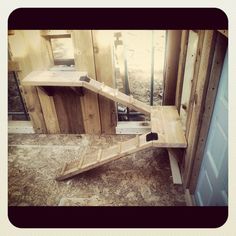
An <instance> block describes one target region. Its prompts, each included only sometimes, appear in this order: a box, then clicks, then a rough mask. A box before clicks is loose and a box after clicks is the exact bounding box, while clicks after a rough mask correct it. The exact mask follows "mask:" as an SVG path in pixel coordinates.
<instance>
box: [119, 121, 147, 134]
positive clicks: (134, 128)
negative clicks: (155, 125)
mask: <svg viewBox="0 0 236 236" xmlns="http://www.w3.org/2000/svg"><path fill="white" fill-rule="evenodd" d="M150 131H151V126H150V123H149V122H144V121H119V122H117V127H116V134H143V133H147V132H150Z"/></svg>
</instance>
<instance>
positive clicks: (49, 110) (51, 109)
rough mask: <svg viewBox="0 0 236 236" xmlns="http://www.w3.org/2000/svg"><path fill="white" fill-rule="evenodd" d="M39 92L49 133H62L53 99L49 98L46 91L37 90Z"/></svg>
mask: <svg viewBox="0 0 236 236" xmlns="http://www.w3.org/2000/svg"><path fill="white" fill-rule="evenodd" d="M37 91H38V96H39V100H40V103H41V106H42V111H43V115H44V119H45V123H46V127H47V131H48V133H50V134H58V133H60V126H59V122H58V118H57V113H56V109H55V105H54V100H53V97H52V96H47V94H45V93H44V91H43V90H42V89H40V88H37Z"/></svg>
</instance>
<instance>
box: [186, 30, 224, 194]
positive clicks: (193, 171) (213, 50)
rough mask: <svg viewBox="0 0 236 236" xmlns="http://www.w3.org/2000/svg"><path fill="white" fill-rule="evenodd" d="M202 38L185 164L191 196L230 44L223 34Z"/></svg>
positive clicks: (205, 33) (203, 34)
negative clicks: (226, 52) (225, 55)
mask: <svg viewBox="0 0 236 236" xmlns="http://www.w3.org/2000/svg"><path fill="white" fill-rule="evenodd" d="M199 34H200V36H199V43H198V56H197V59H196V64H195V71H194V80H193V85H192V91H191V99H190V104H189V106H190V111H189V113H188V120H187V130H186V138H187V142H188V147H187V149H186V152H185V157H184V160H185V161H184V163H183V170H184V172H183V180H184V187H185V188H187V189H189V191H190V193H194V191H195V187H196V183H197V178H198V174H199V171H200V166H201V161H202V158H203V151H204V147H205V142H206V139H207V133H208V129H209V125H210V120H211V115H212V111H213V107H214V100H215V96H216V90H217V86H218V82H219V78H220V73H221V68H222V65H223V59H224V54H225V51H226V48H227V40H226V38H225V37H224V36H223V35H221V34H220V33H219V32H217V31H213V30H205V31H200V32H199Z"/></svg>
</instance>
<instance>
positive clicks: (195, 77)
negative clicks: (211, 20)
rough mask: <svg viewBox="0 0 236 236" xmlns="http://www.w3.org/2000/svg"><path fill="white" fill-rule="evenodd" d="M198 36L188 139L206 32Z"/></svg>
mask: <svg viewBox="0 0 236 236" xmlns="http://www.w3.org/2000/svg"><path fill="white" fill-rule="evenodd" d="M198 35H199V39H198V46H197V57H196V61H195V66H194V74H193V81H192V88H191V93H190V100H189V104H188V115H187V120H186V137H188V135H189V130H190V121H191V117H192V110H193V105H194V94H195V89H196V84H197V78H198V73H199V67H200V61H201V55H202V48H203V41H204V36H205V30H199V32H198Z"/></svg>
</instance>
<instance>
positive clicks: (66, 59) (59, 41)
mask: <svg viewBox="0 0 236 236" xmlns="http://www.w3.org/2000/svg"><path fill="white" fill-rule="evenodd" d="M50 42H51V48H52V53H53V58H54V64H55V65H66V66H73V65H74V64H75V61H74V48H73V43H72V39H71V37H63V38H58V37H55V38H54V37H52V38H50Z"/></svg>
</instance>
